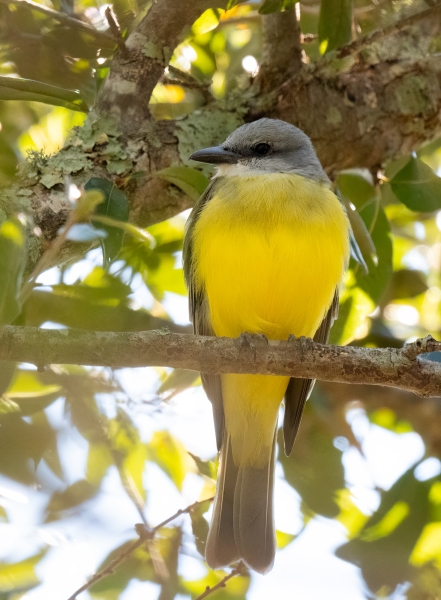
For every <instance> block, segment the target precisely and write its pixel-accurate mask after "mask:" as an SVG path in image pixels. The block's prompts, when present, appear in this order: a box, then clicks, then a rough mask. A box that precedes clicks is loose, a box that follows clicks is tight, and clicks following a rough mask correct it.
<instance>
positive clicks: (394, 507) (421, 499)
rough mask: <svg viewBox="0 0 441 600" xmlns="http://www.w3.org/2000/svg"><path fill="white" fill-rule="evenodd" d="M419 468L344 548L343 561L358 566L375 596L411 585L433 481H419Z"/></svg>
mask: <svg viewBox="0 0 441 600" xmlns="http://www.w3.org/2000/svg"><path fill="white" fill-rule="evenodd" d="M414 469H415V465H414V466H413V467H411V468H410V469H409V470H408V471H406V473H404V475H402V476H401V477H400V478H399V479H398V481H396V482H395V483H394V485H393V486H392V487H391V488H390V489H389V490H388V491H386V492H384V493H383V494H382V500H381V504H380V507H379V508H378V510H377V511H376V512H375V513H374V514H373V515H372V517H370V518H369V519H368V521H367V522H366V524H365V525H364V527H362V529H361V530H360V532H359V534H358V536H357V537H356V538H354V539H352V540H350V541H349V542H347V543H346V544H343V545H342V546H340V547H339V548H338V549H337V551H336V554H337V556H338V557H339V558H342V559H343V560H346V561H349V562H351V563H354V564H356V565H357V566H358V567H360V568H361V572H362V575H363V577H364V579H365V581H366V583H367V584H368V586H369V588H370V589H371V590H372V591H373V592H377V591H378V590H380V588H382V587H383V586H388V588H389V590H390V591H393V589H394V588H395V587H396V586H397V585H398V584H399V583H401V582H404V581H409V579H410V577H411V574H412V567H411V565H410V564H409V559H410V556H411V554H412V552H413V549H414V547H415V545H416V542H417V541H418V538H419V537H420V535H421V532H422V530H423V528H424V526H425V525H426V524H427V523H428V522H429V521H430V502H429V498H428V496H429V491H430V487H431V484H432V481H431V480H428V481H418V480H417V479H416V478H415V476H414Z"/></svg>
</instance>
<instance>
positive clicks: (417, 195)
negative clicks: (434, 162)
mask: <svg viewBox="0 0 441 600" xmlns="http://www.w3.org/2000/svg"><path fill="white" fill-rule="evenodd" d="M390 184H391V187H392V191H393V193H394V194H395V196H396V197H397V198H398V200H400V202H402V203H403V204H404V205H405V206H407V208H410V210H414V211H416V212H433V211H435V210H439V209H440V208H441V179H440V178H439V177H438V176H437V175H435V173H434V171H433V170H432V169H431V168H430V167H429V166H428V165H426V163H424V162H423V161H422V160H420V159H419V158H416V157H414V156H411V158H410V160H409V162H408V163H407V164H406V165H405V166H404V167H403V168H402V169H401V171H398V173H397V174H396V175H395V177H394V178H393V179H392V180H391V182H390Z"/></svg>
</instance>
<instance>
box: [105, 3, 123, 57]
mask: <svg viewBox="0 0 441 600" xmlns="http://www.w3.org/2000/svg"><path fill="white" fill-rule="evenodd" d="M104 14H105V16H106V19H107V23H108V24H109V29H110V31H111V33H112V35H113V37H114V38H115V41H116V43H117V44H118V48H119V49H120V50H121V52H122V54H123V55H125V54H128V52H127V48H126V44H125V41H124V38H123V36H122V33H121V28H120V26H119V24H118V22H117V20H116V17H115V15H114V14H113V11H112V9H111V8H110V6H108V7H107V8H106V10H105V11H104Z"/></svg>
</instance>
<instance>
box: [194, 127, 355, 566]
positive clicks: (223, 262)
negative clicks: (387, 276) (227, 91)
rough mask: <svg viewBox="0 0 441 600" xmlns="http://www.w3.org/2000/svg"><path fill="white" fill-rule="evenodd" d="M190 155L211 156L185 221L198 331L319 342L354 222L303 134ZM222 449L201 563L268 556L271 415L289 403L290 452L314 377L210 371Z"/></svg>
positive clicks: (247, 130) (251, 131)
mask: <svg viewBox="0 0 441 600" xmlns="http://www.w3.org/2000/svg"><path fill="white" fill-rule="evenodd" d="M191 158H192V159H193V160H197V161H200V162H206V163H212V164H215V165H217V167H218V169H217V173H216V175H215V176H214V177H213V179H212V181H211V183H210V185H209V186H208V188H207V190H206V191H205V193H204V194H203V195H202V197H201V198H200V199H199V201H198V203H197V204H196V206H195V207H194V209H193V211H192V213H191V216H190V218H189V221H188V225H187V231H186V236H185V244H184V271H185V276H186V281H187V285H188V288H189V300H190V314H191V318H192V321H193V325H194V331H195V333H197V334H200V335H216V336H228V337H237V336H239V335H241V334H243V333H245V332H246V333H249V334H263V335H265V336H266V337H267V338H268V339H270V340H285V339H287V338H288V337H289V336H290V335H294V336H296V337H300V336H306V337H310V338H314V339H315V340H317V341H319V342H322V343H325V342H326V341H327V339H328V335H329V330H330V327H331V325H332V323H333V321H334V319H335V318H336V316H337V312H338V294H339V286H340V284H341V281H342V278H343V275H344V272H345V269H346V266H347V263H348V259H349V249H350V226H349V223H348V220H347V217H346V214H345V212H344V209H343V207H342V205H341V203H340V202H339V200H338V198H337V197H336V196H335V194H334V193H333V192H332V191H331V190H330V182H329V179H328V177H327V175H326V174H325V172H324V171H323V169H322V167H321V165H320V162H319V160H318V158H317V156H316V154H315V151H314V148H313V146H312V144H311V141H310V139H309V138H308V136H307V135H306V134H305V133H303V131H301V130H300V129H298V128H297V127H294V126H293V125H290V124H289V123H285V122H283V121H278V120H273V119H260V120H259V121H255V122H253V123H249V124H246V125H243V126H242V127H239V129H237V130H236V131H234V132H233V133H232V134H231V135H230V136H229V137H228V138H227V140H226V141H225V142H224V143H223V144H222V145H221V146H218V147H214V148H207V149H204V150H199V151H197V152H195V153H194V154H193V155H192V156H191ZM202 383H203V386H204V389H205V391H206V393H207V396H208V397H209V399H210V400H211V402H212V405H213V415H214V422H215V430H216V439H217V445H218V449H219V450H220V452H221V457H220V469H219V477H218V482H217V490H216V498H215V503H214V512H213V518H212V522H211V526H210V531H209V534H208V539H207V546H206V560H207V563H208V565H209V566H210V567H212V568H213V569H215V568H219V567H222V566H226V565H229V564H231V563H232V562H234V561H237V560H239V559H241V560H243V561H244V562H245V563H246V564H247V565H248V566H249V567H250V568H251V569H254V570H255V571H258V572H259V573H266V572H268V571H269V570H270V569H271V567H272V565H273V562H274V555H275V548H276V543H275V527H274V516H273V487H274V467H275V454H276V449H275V448H276V437H277V436H276V434H277V417H278V412H279V407H280V404H281V402H282V400H283V399H284V400H285V417H284V425H283V431H284V438H285V451H286V453H287V454H289V453H290V452H291V450H292V446H293V444H294V440H295V437H296V434H297V430H298V427H299V424H300V420H301V417H302V413H303V409H304V405H305V402H306V400H307V398H308V396H309V394H310V392H311V389H312V386H313V385H314V382H313V381H311V380H305V379H294V378H291V379H290V378H289V377H279V376H277V377H276V376H268V375H237V374H227V375H207V374H202Z"/></svg>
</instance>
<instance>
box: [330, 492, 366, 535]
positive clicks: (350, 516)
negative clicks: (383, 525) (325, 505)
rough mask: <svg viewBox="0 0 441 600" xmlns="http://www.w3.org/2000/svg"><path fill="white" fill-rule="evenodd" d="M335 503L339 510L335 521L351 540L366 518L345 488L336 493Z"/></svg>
mask: <svg viewBox="0 0 441 600" xmlns="http://www.w3.org/2000/svg"><path fill="white" fill-rule="evenodd" d="M336 501H337V504H338V506H339V508H340V513H339V514H338V516H337V520H338V521H339V522H340V523H341V524H342V525H343V526H344V527H346V530H347V532H348V536H349V538H352V537H354V536H355V535H357V534H358V533H359V531H360V530H361V528H362V527H363V526H364V524H365V523H366V521H367V520H368V517H367V515H365V514H364V513H363V512H362V511H361V510H360V509H359V508H358V506H357V505H356V504H355V503H354V501H353V496H352V494H351V492H350V491H349V490H348V489H347V488H345V489H343V490H339V491H338V492H337V500H336Z"/></svg>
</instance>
